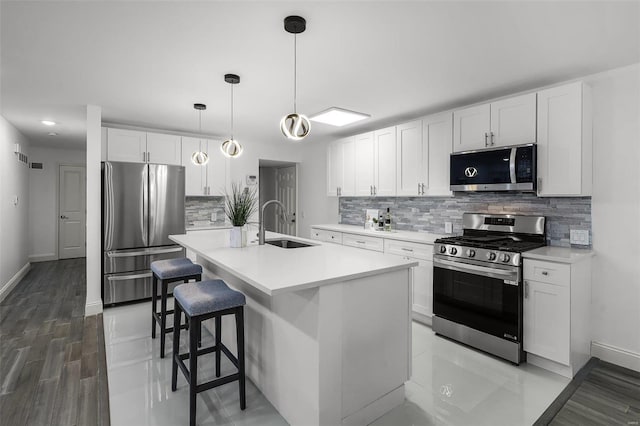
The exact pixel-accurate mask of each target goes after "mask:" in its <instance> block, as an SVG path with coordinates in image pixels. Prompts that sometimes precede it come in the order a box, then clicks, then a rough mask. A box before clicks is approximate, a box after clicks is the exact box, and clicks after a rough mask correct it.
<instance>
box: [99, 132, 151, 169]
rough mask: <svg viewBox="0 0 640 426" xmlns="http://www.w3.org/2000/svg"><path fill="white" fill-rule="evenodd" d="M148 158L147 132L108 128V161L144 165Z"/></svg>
mask: <svg viewBox="0 0 640 426" xmlns="http://www.w3.org/2000/svg"><path fill="white" fill-rule="evenodd" d="M146 158H147V133H146V132H139V131H137V130H124V129H111V128H107V160H109V161H125V162H128V163H144V162H146Z"/></svg>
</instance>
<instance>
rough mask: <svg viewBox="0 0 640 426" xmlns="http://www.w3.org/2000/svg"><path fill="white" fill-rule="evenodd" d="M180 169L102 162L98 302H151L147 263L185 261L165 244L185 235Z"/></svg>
mask: <svg viewBox="0 0 640 426" xmlns="http://www.w3.org/2000/svg"><path fill="white" fill-rule="evenodd" d="M184 179H185V171H184V167H182V166H169V165H165V164H138V163H121V162H103V163H102V247H103V265H102V270H103V280H102V301H103V303H104V304H105V305H110V304H114V303H121V302H130V301H134V300H140V299H146V298H149V297H151V270H150V269H149V268H150V265H151V262H153V261H155V260H160V259H169V258H174V257H184V256H185V253H184V249H183V248H182V247H181V246H179V245H176V244H175V243H173V242H172V241H171V240H169V237H168V236H169V235H171V234H184V233H185V224H184V223H185V222H184V216H185V211H184Z"/></svg>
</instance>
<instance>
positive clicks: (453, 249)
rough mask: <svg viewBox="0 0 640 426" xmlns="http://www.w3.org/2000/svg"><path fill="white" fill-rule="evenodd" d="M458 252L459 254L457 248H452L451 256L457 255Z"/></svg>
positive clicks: (450, 250)
mask: <svg viewBox="0 0 640 426" xmlns="http://www.w3.org/2000/svg"><path fill="white" fill-rule="evenodd" d="M457 252H458V249H457V248H455V247H451V248H450V249H449V254H456V253H457Z"/></svg>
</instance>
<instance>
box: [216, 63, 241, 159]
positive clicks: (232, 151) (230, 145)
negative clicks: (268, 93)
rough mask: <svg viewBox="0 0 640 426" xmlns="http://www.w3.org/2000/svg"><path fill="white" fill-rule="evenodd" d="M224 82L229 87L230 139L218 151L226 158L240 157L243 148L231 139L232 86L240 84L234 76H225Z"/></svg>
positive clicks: (238, 78) (238, 77)
mask: <svg viewBox="0 0 640 426" xmlns="http://www.w3.org/2000/svg"><path fill="white" fill-rule="evenodd" d="M224 81H226V82H227V83H229V84H230V85H231V138H230V139H227V140H226V141H224V142H222V145H221V146H220V151H222V153H223V154H224V156H225V157H228V158H236V157H240V155H241V154H242V151H243V148H242V145H240V143H238V141H237V140H235V139H234V138H233V85H234V84H238V83H240V76H239V75H236V74H225V75H224Z"/></svg>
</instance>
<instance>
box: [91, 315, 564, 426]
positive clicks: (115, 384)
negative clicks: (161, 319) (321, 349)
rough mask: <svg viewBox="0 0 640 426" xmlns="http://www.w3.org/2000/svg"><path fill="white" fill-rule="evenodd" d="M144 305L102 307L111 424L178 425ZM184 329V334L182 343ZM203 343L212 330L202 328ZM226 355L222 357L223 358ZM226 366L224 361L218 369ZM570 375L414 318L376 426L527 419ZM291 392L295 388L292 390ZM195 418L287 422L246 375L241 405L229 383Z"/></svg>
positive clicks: (184, 410)
mask: <svg viewBox="0 0 640 426" xmlns="http://www.w3.org/2000/svg"><path fill="white" fill-rule="evenodd" d="M150 328H151V306H150V302H148V303H139V304H135V305H127V306H121V307H116V308H108V309H106V310H105V311H104V332H105V343H106V351H107V373H108V379H109V401H110V407H111V424H112V425H113V426H120V425H122V426H125V425H126V426H129V425H171V426H175V425H181V424H187V422H188V415H189V414H188V400H189V394H188V389H187V384H186V382H185V380H184V378H183V377H182V376H181V374H180V373H179V374H178V377H179V378H178V390H177V391H176V392H171V360H170V357H169V355H168V354H169V352H170V347H171V344H170V342H171V340H170V339H169V335H167V338H168V340H167V342H168V343H167V357H165V358H164V359H162V358H160V356H159V352H160V339H159V338H156V339H153V340H152V339H151V330H150ZM185 337H186V336H183V339H182V340H183V342H184V340H185ZM203 340H204V345H210V344H211V343H212V336H211V335H210V334H209V333H207V332H206V330H205V331H204V333H203ZM222 359H223V360H225V357H224V356H223V357H222ZM199 364H200V367H199V368H198V370H199V373H198V374H199V376H201V377H203V379H208V378H212V377H213V368H212V367H213V355H207V356H204V357H201V358H199ZM232 370H233V368H232V365H231V363H230V362H228V361H227V362H226V363H225V362H223V372H222V374H223V375H224V374H225V371H229V372H231V371H232ZM567 383H569V380H568V379H566V378H564V377H561V376H558V375H556V374H553V373H549V372H547V371H545V370H542V369H540V368H537V367H534V366H532V365H527V364H523V365H520V366H519V367H516V366H514V365H512V364H509V363H508V362H505V361H502V360H499V359H497V358H493V357H491V356H488V355H486V354H484V353H481V352H478V351H475V350H473V349H470V348H467V347H464V346H462V345H459V344H457V343H454V342H451V341H449V340H446V339H443V338H441V337H438V336H436V335H435V334H434V333H433V332H432V331H431V328H429V327H426V326H424V325H421V324H418V323H414V324H413V375H412V377H411V380H410V381H409V382H407V383H406V388H405V389H406V400H405V403H404V404H403V405H401V406H399V407H397V408H395V409H394V410H392V411H390V412H389V413H387V414H386V415H384V416H383V417H381V418H379V419H378V420H376V421H375V422H374V423H373V424H374V425H376V426H382V425H389V426H402V425H492V426H495V425H531V424H532V423H533V422H534V421H535V420H536V419H537V418H538V417H539V416H540V414H542V412H543V411H544V410H545V409H546V408H547V407H548V406H549V405H550V404H551V402H552V401H553V400H554V399H555V398H556V396H558V394H559V393H560V392H561V391H562V389H563V388H564V387H565V386H566V385H567ZM292 395H295V390H292ZM197 421H198V424H199V425H286V424H287V423H286V421H285V420H284V419H283V418H282V417H281V416H280V415H279V414H278V412H277V411H276V410H275V408H274V407H273V406H272V405H271V403H269V401H268V400H267V399H266V398H265V397H264V396H263V395H262V393H260V391H259V390H258V389H257V388H256V387H255V386H254V385H253V383H252V382H251V381H250V380H247V409H246V410H245V411H242V410H240V406H239V403H238V385H237V383H236V382H233V383H229V384H227V385H224V386H221V387H218V388H216V389H212V390H210V391H207V392H202V393H200V394H198V411H197Z"/></svg>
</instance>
